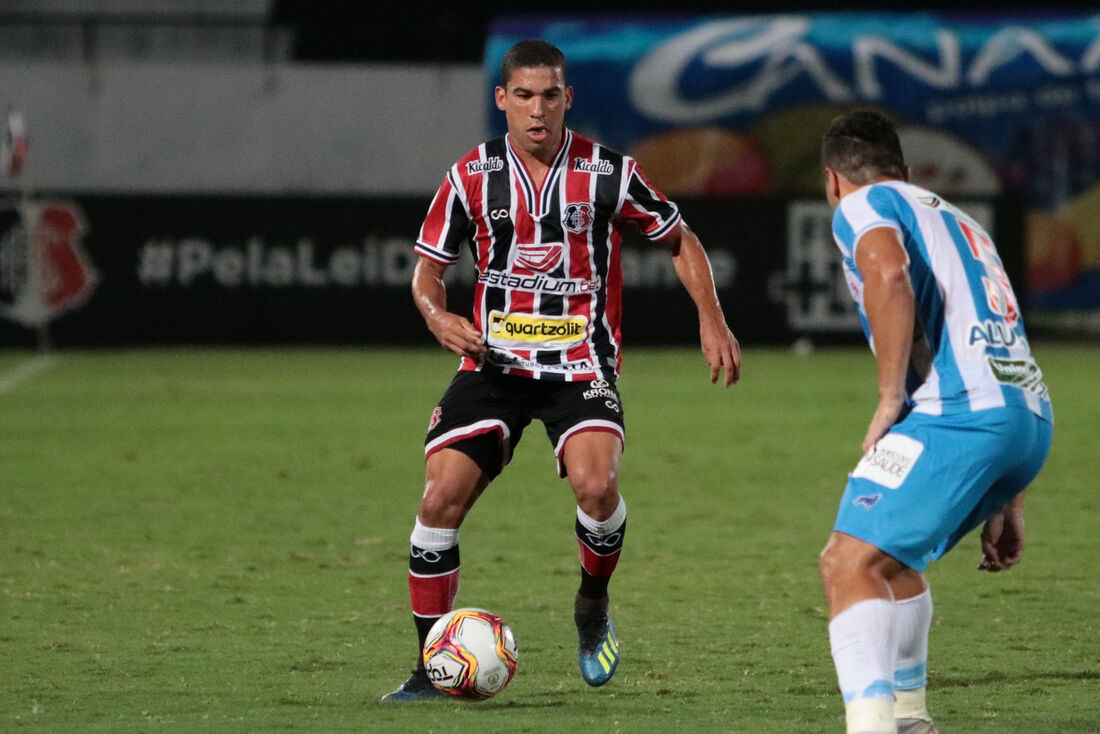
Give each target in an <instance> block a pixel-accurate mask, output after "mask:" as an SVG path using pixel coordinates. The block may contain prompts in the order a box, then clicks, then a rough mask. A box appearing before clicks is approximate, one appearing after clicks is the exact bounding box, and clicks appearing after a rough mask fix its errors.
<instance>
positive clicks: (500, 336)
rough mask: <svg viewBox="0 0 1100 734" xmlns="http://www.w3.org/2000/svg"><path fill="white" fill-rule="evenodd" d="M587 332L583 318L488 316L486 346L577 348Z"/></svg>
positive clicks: (531, 315)
mask: <svg viewBox="0 0 1100 734" xmlns="http://www.w3.org/2000/svg"><path fill="white" fill-rule="evenodd" d="M587 331H588V318H587V317H585V316H535V315H534V314H519V313H504V312H503V311H490V312H489V344H491V345H493V346H504V347H524V348H527V349H561V348H562V347H568V346H572V345H574V344H579V343H580V342H581V341H583V340H584V336H585V334H586V333H587Z"/></svg>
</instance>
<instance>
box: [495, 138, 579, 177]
mask: <svg viewBox="0 0 1100 734" xmlns="http://www.w3.org/2000/svg"><path fill="white" fill-rule="evenodd" d="M508 138H509V141H508V142H509V144H510V145H511V148H512V151H513V152H514V153H515V154H516V156H518V157H519V159H520V162H521V163H523V166H524V168H526V169H527V173H528V175H530V176H531V179H532V180H533V181H534V182H535V184H536V185H540V186H541V185H542V181H543V179H545V178H546V174H547V172H548V171H549V170H550V166H552V165H553V164H554V159H555V158H557V157H558V152H559V151H560V150H561V146H562V145H563V144H564V141H565V128H564V127H562V128H560V129H559V130H558V134H557V135H556V136H554V137H553V138H548V139H547V140H546V142H545V144H543V145H539V146H538V147H534V146H532V147H531V148H530V149H528V148H525V147H523V146H521V145H519V144H518V143H517V142H516V139H515V138H513V137H512V134H511V133H509V134H508Z"/></svg>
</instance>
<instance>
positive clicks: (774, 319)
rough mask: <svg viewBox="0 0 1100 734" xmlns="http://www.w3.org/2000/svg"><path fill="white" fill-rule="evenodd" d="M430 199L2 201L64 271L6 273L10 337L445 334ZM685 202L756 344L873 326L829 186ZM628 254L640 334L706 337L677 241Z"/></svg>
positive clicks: (8, 225)
mask: <svg viewBox="0 0 1100 734" xmlns="http://www.w3.org/2000/svg"><path fill="white" fill-rule="evenodd" d="M428 199H429V197H427V196H406V197H374V196H323V197H306V196H269V195H262V196H260V195H250V196H224V195H222V196H211V195H156V196H151V195H145V196H137V195H105V196H104V195H95V196H93V195H83V194H74V195H71V196H56V197H53V198H49V199H41V200H38V201H36V202H34V203H29V204H26V205H24V206H22V207H8V208H5V209H0V229H2V230H3V232H4V234H0V240H2V241H3V242H4V247H6V248H7V250H6V251H7V253H8V254H7V255H3V254H2V253H0V258H6V260H5V261H4V262H6V264H7V268H8V272H9V273H11V272H17V271H18V270H19V268H18V267H14V268H13V267H12V266H13V265H18V263H17V262H16V259H15V258H13V257H12V253H13V251H14V250H15V248H14V245H15V244H17V243H18V241H19V239H20V237H22V239H23V240H24V241H25V242H33V243H37V246H38V247H40V248H41V250H40V254H39V256H41V257H46V258H49V259H50V261H51V266H50V269H51V271H52V272H53V274H54V277H53V278H51V280H50V282H49V283H44V284H41V285H42V286H43V287H44V298H43V299H42V300H41V303H37V302H35V303H31V302H27V301H26V300H20V298H19V296H20V292H17V291H16V290H15V289H13V288H12V285H13V284H14V285H18V282H17V281H15V280H9V281H7V282H6V283H2V284H0V301H4V302H5V304H6V306H7V307H8V313H7V314H6V315H7V316H8V318H7V319H5V320H2V321H0V346H21V347H30V346H33V345H34V344H35V341H36V339H38V338H39V337H40V336H41V333H42V331H41V330H40V329H39V328H36V326H37V322H36V319H42V318H43V317H49V318H52V319H53V320H52V321H50V322H49V324H48V327H46V329H48V334H49V337H50V341H51V342H52V343H53V344H54V345H56V346H59V347H100V346H133V345H167V344H255V345H261V344H349V345H359V344H410V345H413V344H425V345H427V344H432V343H433V342H432V339H431V336H430V334H429V333H428V331H427V329H426V328H425V327H424V324H423V323H422V321H421V319H420V317H419V314H418V313H417V311H416V308H415V307H414V305H413V303H412V298H411V296H410V292H409V282H410V279H411V275H412V268H413V265H414V262H415V255H414V253H413V244H414V239H415V237H416V234H417V232H418V230H419V225H420V221H421V219H422V218H423V215H424V212H425V210H426V208H427V205H428ZM679 203H680V205H681V208H682V210H683V213H684V217H685V219H686V220H687V221H690V222H691V225H692V228H693V229H694V230H695V231H696V232H698V233H699V235H700V237H701V238H702V240H703V242H704V243H706V246H707V249H708V252H709V253H710V257H711V261H712V266H713V270H714V276H715V283H716V287H717V290H718V292H719V295H720V297H721V299H722V302H723V305H724V307H725V309H726V313H727V318H728V319H729V321H730V324H731V326H732V328H733V329H734V331H735V333H736V334H737V335H738V337H739V338H740V339H741V340H742V341H743V342H744V343H746V344H752V343H758V344H760V343H776V342H784V343H786V342H790V341H792V340H794V339H797V338H800V337H810V338H812V339H814V340H816V341H825V340H827V341H843V342H850V341H858V340H859V321H858V318H857V316H856V314H855V311H854V309H853V307H852V304H851V298H850V297H849V295H848V292H847V288H846V286H845V284H844V279H843V277H842V275H841V273H840V258H839V257H837V254H836V246H835V244H834V243H833V241H832V237H831V234H830V219H831V217H830V210H829V208H828V206H827V204H826V203H825V202H824V201H822V200H821V199H820V198H813V199H787V198H781V197H755V198H739V199H732V200H727V199H715V198H702V199H682V200H680V202H679ZM964 206H965V208H967V209H968V210H969V211H970V212H971V213H972V214H974V215H975V216H976V217H977V218H979V219H980V220H982V221H983V223H984V224H985V225H986V226H987V227H988V228H990V229H991V231H992V232H993V233H994V235H995V236H998V241H999V243H1000V246H1001V252H1002V256H1003V257H1004V259H1005V265H1006V268H1007V269H1008V271H1009V275H1010V277H1013V278H1019V276H1020V272H1021V270H1022V269H1023V267H1024V265H1023V256H1022V246H1021V243H1020V241H1019V238H1018V235H1019V232H1020V231H1021V229H1022V227H1021V222H1020V216H1021V214H1020V212H1021V208H1020V207H1018V206H1010V205H1003V206H999V205H997V202H990V201H970V202H964ZM1013 233H1015V234H1016V235H1017V236H1016V237H1015V238H1014V237H1013ZM622 263H623V273H624V282H625V288H624V294H623V302H624V313H625V317H624V342H625V343H626V344H694V343H697V341H698V328H697V325H696V324H697V322H696V316H695V309H694V305H693V304H692V303H691V301H690V299H689V298H688V296H687V294H686V292H684V290H683V288H682V286H681V285H680V283H679V280H678V279H677V277H676V273H675V270H674V269H673V267H672V260H671V258H670V257H669V255H668V253H667V252H666V251H665V250H663V249H662V248H660V247H659V246H656V245H653V244H652V243H649V242H648V241H646V240H644V239H643V238H641V237H640V236H638V235H633V236H629V237H627V238H626V239H625V241H624V246H623V252H622ZM448 277H449V278H450V282H449V291H450V302H451V303H452V304H453V308H455V309H456V310H459V309H462V308H463V306H464V304H469V303H470V302H471V297H472V289H473V279H474V271H473V267H472V264H471V263H470V261H469V260H468V259H463V260H462V261H460V264H459V265H456V266H455V267H452V268H451V269H450V270H449V271H448ZM26 292H27V290H26V289H24V290H23V291H21V293H26ZM20 319H21V321H22V322H21V323H20V322H19V320H20Z"/></svg>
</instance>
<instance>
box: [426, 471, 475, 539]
mask: <svg viewBox="0 0 1100 734" xmlns="http://www.w3.org/2000/svg"><path fill="white" fill-rule="evenodd" d="M468 504H469V501H468V500H467V499H466V497H465V494H464V493H462V492H456V491H448V489H447V488H446V487H445V486H444V485H443V484H442V483H439V482H429V483H428V486H427V487H426V488H425V491H424V496H423V497H422V498H421V499H420V507H419V509H418V510H417V513H416V514H417V517H419V518H420V522H422V523H423V524H424V525H427V526H428V527H430V528H457V527H458V526H459V525H461V524H462V519H463V518H464V517H465V515H466V511H467V509H468Z"/></svg>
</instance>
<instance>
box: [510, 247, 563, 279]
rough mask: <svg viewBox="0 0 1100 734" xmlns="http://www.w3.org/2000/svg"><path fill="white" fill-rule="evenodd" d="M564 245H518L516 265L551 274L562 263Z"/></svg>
mask: <svg viewBox="0 0 1100 734" xmlns="http://www.w3.org/2000/svg"><path fill="white" fill-rule="evenodd" d="M561 255H562V244H561V243H560V242H549V243H546V244H542V245H516V265H519V266H520V267H524V268H527V269H528V270H534V271H535V272H541V273H545V272H549V271H550V270H553V269H554V268H556V267H557V265H558V263H560V262H561Z"/></svg>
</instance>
